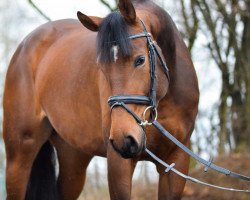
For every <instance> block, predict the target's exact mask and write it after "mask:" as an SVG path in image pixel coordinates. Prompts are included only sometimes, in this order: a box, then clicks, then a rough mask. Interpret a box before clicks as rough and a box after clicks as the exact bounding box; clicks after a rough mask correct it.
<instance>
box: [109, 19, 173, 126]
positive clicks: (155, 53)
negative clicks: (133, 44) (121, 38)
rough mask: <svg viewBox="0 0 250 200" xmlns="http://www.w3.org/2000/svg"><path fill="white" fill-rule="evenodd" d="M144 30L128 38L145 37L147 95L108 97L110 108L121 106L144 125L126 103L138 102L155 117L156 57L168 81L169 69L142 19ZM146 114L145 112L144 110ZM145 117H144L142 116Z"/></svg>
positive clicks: (144, 122)
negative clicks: (147, 67)
mask: <svg viewBox="0 0 250 200" xmlns="http://www.w3.org/2000/svg"><path fill="white" fill-rule="evenodd" d="M141 23H142V26H143V29H144V32H143V33H139V34H136V35H132V36H130V37H129V39H136V38H142V37H145V38H146V39H147V47H148V57H149V62H150V89H149V93H148V96H142V95H114V96H111V97H109V99H108V104H109V106H110V107H111V110H112V109H113V108H114V107H116V106H121V107H123V108H124V109H125V110H127V112H129V113H130V114H131V115H132V116H133V117H134V118H135V120H136V121H137V123H138V124H140V125H141V126H144V125H146V124H147V122H148V121H146V120H144V121H142V120H141V119H140V118H139V117H138V116H137V115H136V114H135V113H134V112H133V111H132V110H131V109H130V108H129V107H128V106H126V104H139V105H145V106H148V107H147V109H146V110H145V111H148V110H151V111H152V112H151V117H152V118H154V119H156V118H157V110H156V106H157V105H156V102H157V101H156V63H157V57H158V59H159V61H160V64H161V67H162V70H163V72H164V73H165V75H166V76H167V78H168V80H169V81H170V75H169V69H168V67H167V65H166V63H165V61H164V58H163V56H162V54H161V53H160V52H159V49H158V47H157V46H156V44H155V43H154V42H153V41H152V39H151V34H150V33H149V32H148V31H147V28H146V26H145V24H144V22H143V21H141ZM144 115H146V112H144ZM144 118H145V117H144Z"/></svg>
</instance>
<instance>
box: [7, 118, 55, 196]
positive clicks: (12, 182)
mask: <svg viewBox="0 0 250 200" xmlns="http://www.w3.org/2000/svg"><path fill="white" fill-rule="evenodd" d="M14 122H15V123H14ZM19 122H20V121H19ZM19 122H18V121H15V120H14V121H12V120H9V119H6V118H5V121H4V132H3V135H4V140H5V148H6V157H7V166H6V190H7V199H8V200H23V199H24V198H25V194H26V188H27V184H28V181H29V177H30V173H31V169H32V164H33V161H34V160H35V158H36V155H37V154H38V152H39V150H40V148H41V147H42V145H43V144H44V143H45V142H46V141H47V139H48V138H49V136H50V129H49V126H48V124H47V122H45V121H43V122H39V123H38V122H37V123H34V124H32V125H30V126H26V125H24V124H22V126H21V125H20V123H19Z"/></svg>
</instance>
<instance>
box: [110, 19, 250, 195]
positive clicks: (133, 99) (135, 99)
mask: <svg viewBox="0 0 250 200" xmlns="http://www.w3.org/2000/svg"><path fill="white" fill-rule="evenodd" d="M141 23H142V26H143V29H144V31H143V33H139V34H135V35H132V36H130V37H129V39H136V38H143V37H145V38H146V39H147V47H148V56H149V61H150V89H149V94H148V96H143V95H114V96H111V97H109V99H108V104H109V106H110V108H111V112H112V110H113V109H114V108H115V107H118V106H119V107H122V108H124V109H125V110H126V111H127V112H128V113H130V114H131V115H132V116H133V117H134V119H135V120H136V122H137V123H138V125H140V126H141V127H142V129H143V130H144V128H145V126H149V125H153V126H154V127H155V128H156V129H158V130H159V132H160V133H161V134H162V135H164V136H165V137H167V138H168V139H169V140H171V141H172V142H173V143H174V144H176V145H177V146H178V147H179V148H181V149H182V150H183V151H184V152H186V153H187V154H188V155H189V156H191V157H192V158H194V159H195V160H196V161H198V162H199V163H201V164H202V165H204V166H205V172H206V171H207V170H208V168H210V169H212V170H214V171H217V172H219V173H222V174H224V175H226V176H231V177H234V178H238V179H242V180H245V181H250V177H247V176H244V175H241V174H237V173H235V172H231V171H229V170H227V169H225V168H222V167H219V166H217V165H215V164H214V163H213V162H212V160H209V161H206V160H204V159H203V158H201V157H200V156H198V155H197V154H195V153H194V152H192V151H191V150H190V149H189V148H187V147H186V146H185V145H183V144H182V143H181V142H180V141H178V140H177V139H176V138H175V137H174V136H173V135H172V134H171V133H170V132H168V131H167V130H166V129H165V128H164V127H163V126H162V125H161V124H160V123H159V122H158V121H157V105H156V104H157V103H156V63H157V57H158V59H159V61H160V64H161V67H162V69H163V71H164V73H165V75H166V76H167V78H168V80H169V81H170V74H169V69H168V67H167V65H166V63H165V61H164V58H163V56H162V54H161V53H160V51H159V49H158V46H157V45H156V44H155V43H154V42H153V41H152V38H151V34H150V33H149V32H148V31H147V28H146V26H145V24H144V22H143V21H142V20H141ZM126 104H138V105H144V106H148V107H147V108H146V109H145V111H144V113H143V119H141V118H140V117H138V116H137V115H136V114H135V113H134V112H133V111H132V110H131V109H130V108H129V107H128V106H127V105H126ZM147 112H150V116H151V120H150V122H149V121H147V120H146V113H147ZM145 151H146V153H148V154H149V156H151V157H152V158H153V159H154V160H156V161H157V162H159V163H160V164H162V165H163V166H165V167H166V170H165V172H169V171H173V172H174V173H176V174H177V175H179V176H181V177H183V178H185V179H186V180H191V181H192V182H195V183H199V184H203V185H206V186H211V187H215V188H218V189H223V190H229V191H235V192H248V193H249V192H250V190H240V189H233V188H226V187H221V186H217V185H213V184H209V183H205V182H203V181H200V180H198V179H195V178H193V177H190V176H187V175H185V174H183V173H181V172H179V171H178V170H177V169H175V168H174V166H175V164H174V163H172V164H171V165H168V164H167V163H166V162H164V161H162V160H161V159H160V158H158V157H157V156H156V155H155V154H153V153H152V152H151V151H150V150H149V149H147V148H146V149H145Z"/></svg>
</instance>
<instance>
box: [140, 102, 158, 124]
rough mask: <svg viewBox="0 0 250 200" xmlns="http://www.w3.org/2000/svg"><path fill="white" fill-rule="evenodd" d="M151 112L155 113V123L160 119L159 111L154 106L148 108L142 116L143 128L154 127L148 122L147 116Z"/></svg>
mask: <svg viewBox="0 0 250 200" xmlns="http://www.w3.org/2000/svg"><path fill="white" fill-rule="evenodd" d="M149 110H152V111H153V112H154V115H155V118H154V120H152V122H153V121H155V120H157V117H158V112H157V109H156V108H154V107H153V106H148V107H147V108H146V109H145V110H144V112H143V115H142V122H141V123H140V125H141V126H151V125H152V122H149V121H148V120H146V114H147V112H148V111H149Z"/></svg>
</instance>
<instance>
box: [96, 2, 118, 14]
mask: <svg viewBox="0 0 250 200" xmlns="http://www.w3.org/2000/svg"><path fill="white" fill-rule="evenodd" d="M100 2H101V3H102V4H103V5H105V6H106V7H107V8H108V9H109V10H110V11H111V12H113V11H115V10H116V8H112V6H111V5H110V4H109V3H108V2H107V1H106V0H100Z"/></svg>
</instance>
